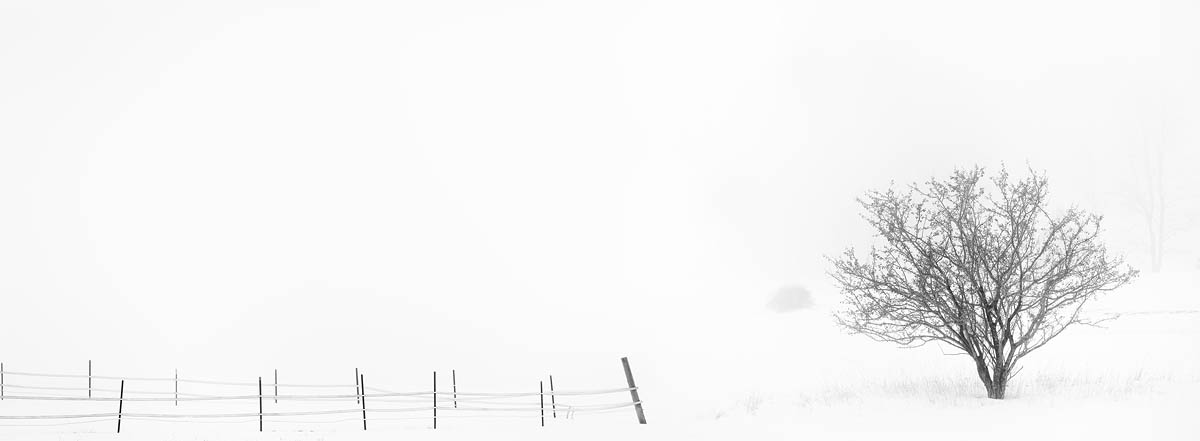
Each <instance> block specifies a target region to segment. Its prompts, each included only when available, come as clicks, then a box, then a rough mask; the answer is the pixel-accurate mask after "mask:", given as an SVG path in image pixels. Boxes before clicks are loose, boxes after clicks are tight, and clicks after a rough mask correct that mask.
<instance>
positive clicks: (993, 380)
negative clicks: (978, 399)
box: [975, 358, 1008, 400]
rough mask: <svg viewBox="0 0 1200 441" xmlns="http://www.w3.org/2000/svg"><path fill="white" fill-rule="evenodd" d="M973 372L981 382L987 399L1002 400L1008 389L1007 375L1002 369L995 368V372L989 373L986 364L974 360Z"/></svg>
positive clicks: (980, 360) (981, 360)
mask: <svg viewBox="0 0 1200 441" xmlns="http://www.w3.org/2000/svg"><path fill="white" fill-rule="evenodd" d="M975 372H976V373H977V374H979V380H980V381H982V382H983V387H984V389H987V396H988V398H991V399H995V400H1003V399H1004V392H1006V391H1007V389H1008V373H1007V372H1005V370H1004V369H1002V368H996V369H995V372H990V373H989V372H988V368H987V363H985V362H984V361H983V359H982V358H979V359H976V360H975Z"/></svg>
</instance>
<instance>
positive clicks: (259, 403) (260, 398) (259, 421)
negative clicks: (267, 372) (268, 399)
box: [258, 377, 263, 432]
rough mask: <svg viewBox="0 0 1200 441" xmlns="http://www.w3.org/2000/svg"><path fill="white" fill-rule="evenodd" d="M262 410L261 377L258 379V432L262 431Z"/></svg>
mask: <svg viewBox="0 0 1200 441" xmlns="http://www.w3.org/2000/svg"><path fill="white" fill-rule="evenodd" d="M262 414H263V408H262V377H258V431H259V432H262V429H263V421H262V420H263V415H262Z"/></svg>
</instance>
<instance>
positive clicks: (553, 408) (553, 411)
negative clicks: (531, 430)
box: [550, 375, 558, 418]
mask: <svg viewBox="0 0 1200 441" xmlns="http://www.w3.org/2000/svg"><path fill="white" fill-rule="evenodd" d="M550 418H558V404H556V401H555V400H554V376H553V375H551V376H550Z"/></svg>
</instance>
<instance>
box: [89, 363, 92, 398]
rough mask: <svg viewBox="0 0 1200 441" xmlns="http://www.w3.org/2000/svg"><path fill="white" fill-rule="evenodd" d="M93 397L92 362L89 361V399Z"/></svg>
mask: <svg viewBox="0 0 1200 441" xmlns="http://www.w3.org/2000/svg"><path fill="white" fill-rule="evenodd" d="M91 397H92V360H88V398H91Z"/></svg>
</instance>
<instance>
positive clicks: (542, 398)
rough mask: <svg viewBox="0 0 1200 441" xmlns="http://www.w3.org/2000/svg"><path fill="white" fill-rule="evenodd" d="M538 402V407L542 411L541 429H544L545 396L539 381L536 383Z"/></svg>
mask: <svg viewBox="0 0 1200 441" xmlns="http://www.w3.org/2000/svg"><path fill="white" fill-rule="evenodd" d="M538 401H540V404H539V407H540V408H541V410H542V427H546V395H545V390H543V389H542V382H541V381H539V382H538Z"/></svg>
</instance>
